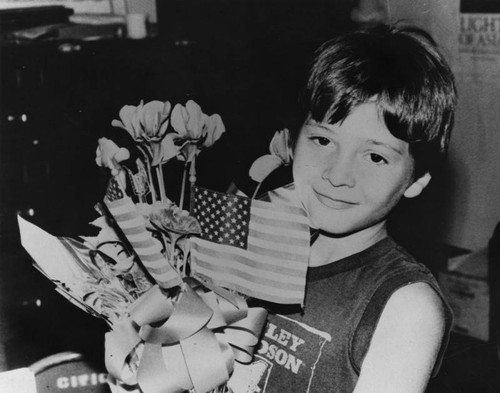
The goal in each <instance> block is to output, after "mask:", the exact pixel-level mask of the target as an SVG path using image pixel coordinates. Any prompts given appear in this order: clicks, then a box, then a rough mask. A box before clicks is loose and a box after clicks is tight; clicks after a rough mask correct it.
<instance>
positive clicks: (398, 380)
mask: <svg viewBox="0 0 500 393" xmlns="http://www.w3.org/2000/svg"><path fill="white" fill-rule="evenodd" d="M303 103H304V104H305V105H304V106H305V108H304V109H305V111H304V113H305V114H306V115H305V118H306V120H305V122H304V123H303V126H302V127H301V128H300V130H298V133H296V134H295V135H293V136H292V140H293V146H292V147H293V165H292V169H293V181H294V189H293V194H294V195H295V197H296V198H298V201H299V202H300V203H301V204H302V205H303V206H304V208H305V209H306V211H307V212H308V215H309V217H310V220H311V223H312V225H313V226H314V227H315V228H317V229H318V235H317V237H316V238H315V240H314V242H313V244H312V246H311V258H310V265H309V271H308V282H307V292H306V298H305V308H304V310H303V311H302V312H293V311H290V310H288V311H285V310H283V309H280V308H279V307H276V310H271V311H276V313H275V314H274V315H271V316H270V320H269V324H268V327H267V330H266V332H265V333H264V335H263V337H262V341H261V345H260V348H259V350H258V351H257V356H256V358H255V361H254V363H252V364H251V365H249V366H242V367H238V368H237V369H236V370H235V372H234V375H233V377H232V378H231V380H230V382H229V383H228V386H229V387H230V388H231V389H232V390H233V391H234V392H235V393H240V392H245V393H247V392H257V391H258V392H266V393H268V392H313V393H317V392H352V391H354V392H356V393H363V392H384V393H387V392H399V393H400V392H423V391H424V390H425V388H426V385H427V382H428V379H429V378H430V376H431V375H432V374H433V372H435V371H436V370H437V369H438V367H439V363H440V358H441V356H442V354H443V351H444V349H445V347H446V343H447V340H448V332H449V328H450V324H451V312H450V310H449V308H448V306H447V304H446V302H445V300H444V299H443V297H442V294H441V292H440V290H439V288H438V286H437V283H436V281H435V280H434V278H433V277H432V275H431V274H430V273H429V271H428V270H427V269H426V268H425V267H424V266H423V265H421V264H419V263H417V262H416V261H415V260H414V259H413V258H412V257H411V256H410V255H409V254H408V253H407V252H406V251H405V250H404V249H402V248H401V247H399V246H398V245H397V244H395V243H394V241H393V240H392V239H391V238H390V237H388V235H387V229H386V221H387V217H388V215H389V213H390V212H391V210H392V209H393V208H394V207H395V206H396V204H397V203H398V201H399V200H400V199H401V198H403V197H405V198H414V197H416V196H418V195H419V194H420V193H421V192H422V191H423V190H424V189H425V187H426V186H427V184H428V183H429V181H430V179H431V172H432V170H433V169H434V168H435V166H436V165H437V164H438V163H439V161H440V159H441V157H442V156H443V155H444V154H445V152H446V149H447V146H448V141H449V135H450V131H451V128H452V123H453V114H454V109H455V105H456V90H455V85H454V79H453V75H452V73H451V71H450V69H449V67H448V65H447V64H446V62H445V61H444V59H443V57H442V56H441V55H440V54H439V53H438V52H437V50H436V47H435V44H434V43H433V41H432V39H431V38H430V37H429V36H428V35H427V34H425V33H424V32H422V31H420V30H417V29H411V28H403V27H388V26H379V27H376V28H373V29H369V30H366V31H359V32H352V33H347V34H344V35H342V36H339V37H337V38H335V39H333V40H332V41H330V42H328V43H326V44H325V45H323V46H322V47H321V48H320V50H319V52H318V55H317V57H316V59H315V61H314V63H313V66H312V70H311V73H310V76H309V80H308V83H307V88H306V94H305V99H304V102H303ZM287 312H290V314H288V315H286V316H285V315H283V314H284V313H287Z"/></svg>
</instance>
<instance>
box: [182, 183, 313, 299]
mask: <svg viewBox="0 0 500 393" xmlns="http://www.w3.org/2000/svg"><path fill="white" fill-rule="evenodd" d="M191 214H192V215H193V216H194V217H196V219H197V220H198V221H199V222H200V225H201V228H202V234H201V237H192V238H191V244H192V247H191V268H192V271H193V273H194V274H195V275H196V274H201V275H204V276H208V277H209V278H210V279H211V280H213V281H214V283H215V284H216V285H220V286H222V287H226V288H229V289H233V290H236V291H238V292H241V293H243V294H245V295H248V296H252V297H255V298H259V299H262V300H266V301H271V302H275V303H283V304H302V302H303V298H304V290H305V277H306V271H307V264H308V260H309V225H308V219H307V216H306V214H305V212H304V210H303V209H302V208H301V207H298V206H293V205H285V204H277V203H270V202H265V201H259V200H252V199H249V198H246V197H241V196H237V195H228V194H222V193H218V192H214V191H210V190H206V189H203V188H199V187H195V188H194V190H193V195H192V201H191Z"/></svg>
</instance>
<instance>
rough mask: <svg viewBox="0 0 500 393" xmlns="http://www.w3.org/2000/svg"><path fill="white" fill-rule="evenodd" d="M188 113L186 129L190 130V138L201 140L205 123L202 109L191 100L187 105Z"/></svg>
mask: <svg viewBox="0 0 500 393" xmlns="http://www.w3.org/2000/svg"><path fill="white" fill-rule="evenodd" d="M186 111H187V113H188V119H187V124H186V128H187V130H188V133H189V137H190V138H191V139H197V138H201V136H202V130H203V125H204V123H205V118H204V114H203V112H202V111H201V107H200V106H199V105H198V104H197V103H196V102H194V101H193V100H189V101H188V102H187V103H186Z"/></svg>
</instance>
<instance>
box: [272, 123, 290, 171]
mask: <svg viewBox="0 0 500 393" xmlns="http://www.w3.org/2000/svg"><path fill="white" fill-rule="evenodd" d="M269 151H270V153H271V154H274V155H275V156H278V157H279V158H280V159H281V160H282V161H283V164H285V165H289V164H290V162H291V159H292V154H291V148H290V131H288V128H284V129H283V130H280V131H276V132H275V133H274V136H273V139H272V140H271V143H270V144H269Z"/></svg>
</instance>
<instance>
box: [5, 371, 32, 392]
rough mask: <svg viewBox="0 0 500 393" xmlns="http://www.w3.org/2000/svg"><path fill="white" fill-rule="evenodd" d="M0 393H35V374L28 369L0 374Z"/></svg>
mask: <svg viewBox="0 0 500 393" xmlns="http://www.w3.org/2000/svg"><path fill="white" fill-rule="evenodd" d="M0 392H2V393H37V392H36V383H35V374H34V373H33V372H32V371H31V370H30V369H29V368H18V369H16V370H11V371H5V372H3V373H0Z"/></svg>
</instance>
